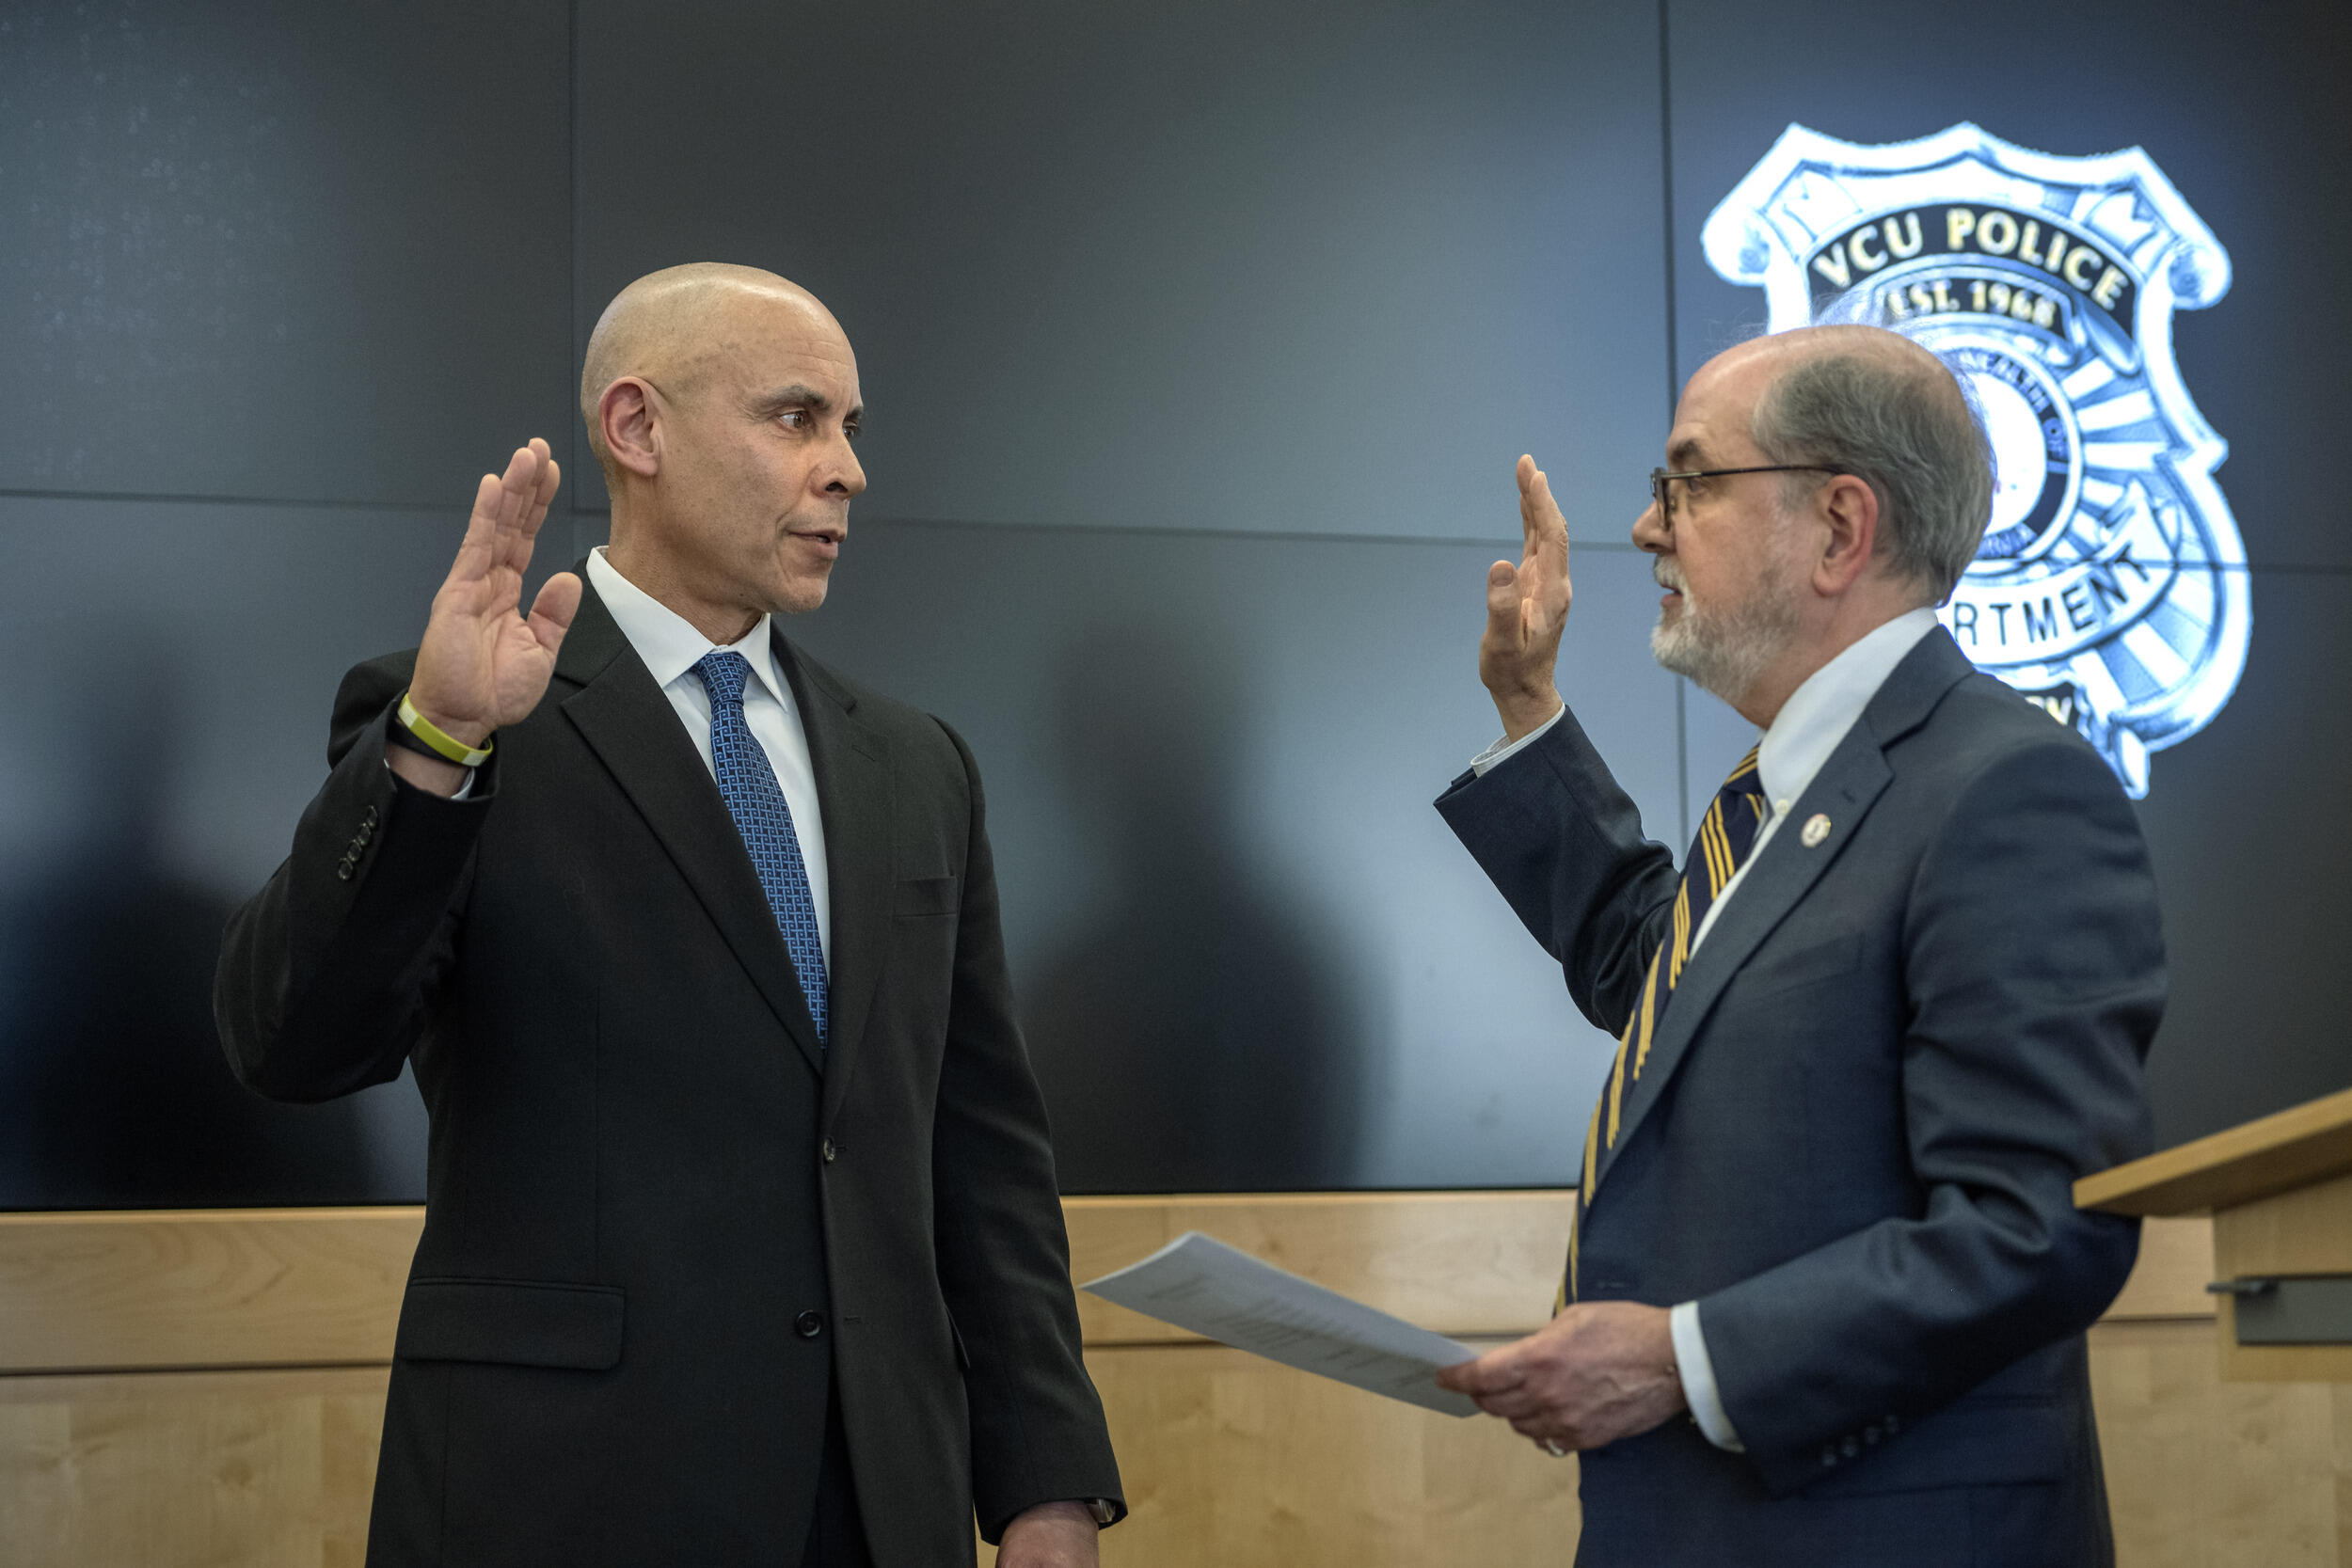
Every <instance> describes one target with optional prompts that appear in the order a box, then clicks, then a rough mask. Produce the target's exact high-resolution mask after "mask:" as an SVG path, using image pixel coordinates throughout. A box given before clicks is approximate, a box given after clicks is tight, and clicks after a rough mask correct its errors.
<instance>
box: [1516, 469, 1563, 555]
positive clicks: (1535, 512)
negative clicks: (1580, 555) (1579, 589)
mask: <svg viewBox="0 0 2352 1568" xmlns="http://www.w3.org/2000/svg"><path fill="white" fill-rule="evenodd" d="M1519 519H1520V521H1521V522H1522V523H1523V524H1524V525H1525V526H1526V529H1527V537H1528V539H1529V541H1530V546H1529V550H1528V553H1529V555H1530V556H1532V557H1533V558H1534V562H1535V564H1536V566H1537V567H1538V568H1539V569H1540V570H1541V571H1542V572H1543V573H1544V574H1545V576H1546V577H1547V578H1550V579H1552V580H1558V579H1560V578H1565V577H1566V576H1567V572H1568V519H1567V518H1566V517H1565V515H1562V513H1561V511H1560V503H1559V502H1558V501H1556V500H1554V499H1552V497H1551V476H1550V475H1549V474H1547V473H1545V472H1544V471H1543V470H1542V469H1541V468H1535V469H1534V472H1533V473H1531V474H1530V475H1528V477H1527V480H1526V482H1525V483H1522V484H1521V485H1520V487H1519Z"/></svg>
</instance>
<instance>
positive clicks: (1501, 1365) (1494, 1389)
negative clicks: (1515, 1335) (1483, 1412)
mask: <svg viewBox="0 0 2352 1568" xmlns="http://www.w3.org/2000/svg"><path fill="white" fill-rule="evenodd" d="M1517 1352H1518V1346H1517V1345H1504V1346H1502V1348H1501V1349H1499V1350H1490V1351H1488V1352H1487V1353H1486V1354H1484V1355H1482V1356H1480V1357H1479V1358H1478V1359H1477V1360H1475V1361H1465V1362H1462V1363H1461V1364H1460V1365H1458V1366H1454V1367H1448V1368H1446V1369H1445V1370H1443V1371H1441V1372H1439V1373H1438V1381H1439V1382H1440V1383H1442V1384H1444V1385H1445V1386H1447V1387H1448V1388H1452V1389H1454V1391H1455V1392H1457V1393H1463V1394H1469V1395H1470V1396H1471V1397H1472V1398H1477V1397H1479V1396H1481V1395H1485V1394H1500V1393H1503V1392H1505V1391H1507V1390H1509V1389H1513V1388H1517V1387H1518V1386H1519V1385H1520V1384H1521V1383H1523V1382H1525V1381H1526V1378H1527V1374H1526V1372H1525V1371H1524V1370H1522V1369H1521V1368H1520V1367H1519V1364H1518V1354H1517Z"/></svg>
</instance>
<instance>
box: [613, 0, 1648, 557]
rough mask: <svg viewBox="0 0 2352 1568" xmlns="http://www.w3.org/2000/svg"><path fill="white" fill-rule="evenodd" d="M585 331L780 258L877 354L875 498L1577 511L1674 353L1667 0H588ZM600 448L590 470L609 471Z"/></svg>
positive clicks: (930, 503) (1214, 515)
mask: <svg viewBox="0 0 2352 1568" xmlns="http://www.w3.org/2000/svg"><path fill="white" fill-rule="evenodd" d="M579 57H580V64H579V93H580V117H579V119H580V259H579V266H580V274H579V276H580V291H579V293H580V318H579V322H578V331H579V334H580V341H582V342H584V341H585V340H586V336H587V332H588V329H589V327H590V326H591V325H593V324H594V321H595V319H596V314H597V312H598V311H599V310H600V309H602V307H603V305H604V303H605V302H606V301H607V300H608V299H610V298H611V296H612V293H614V292H615V291H616V290H617V289H618V288H619V287H620V286H621V285H622V284H624V283H626V282H627V281H628V280H629V279H630V278H631V277H636V276H638V275H640V274H642V273H644V272H646V271H649V270H651V269H653V268H655V267H658V266H663V265H668V264H671V263H674V262H676V261H691V260H697V259H723V260H738V261H751V262H756V263H760V264H764V265H768V266H771V267H773V268H775V269H776V270H778V271H781V272H783V273H785V274H786V275H787V276H790V277H794V278H796V279H797V280H799V281H801V282H803V283H805V284H807V285H808V286H809V287H811V288H812V289H814V290H815V291H816V292H817V293H818V294H819V295H820V296H822V297H823V298H824V299H825V300H826V301H827V302H828V303H829V304H831V305H832V306H833V308H834V310H835V311H836V313H838V314H839V316H840V317H841V320H842V322H843V324H844V325H845V326H846V327H847V328H848V330H849V333H850V340H851V341H852V342H853V343H854V344H855V345H856V347H857V350H858V353H859V356H860V360H859V363H860V370H861V372H862V375H863V380H864V386H865V392H866V402H867V405H868V408H869V410H870V413H871V419H870V421H869V424H868V427H867V428H868V432H869V434H868V436H867V451H868V454H869V458H870V463H871V467H872V470H873V475H874V489H873V491H872V505H873V507H874V508H875V509H876V510H878V511H880V512H882V513H884V514H886V515H891V516H916V517H939V518H957V519H979V520H988V521H1011V522H1021V523H1032V522H1044V523H1054V524H1100V525H1114V526H1123V525H1144V526H1155V527H1168V528H1184V529H1191V528H1212V529H1222V530H1237V529H1238V530H1251V531H1312V532H1335V533H1356V534H1377V535H1400V534H1401V535H1417V536H1418V535H1431V536H1440V537H1461V538H1471V537H1478V536H1480V535H1483V534H1486V533H1488V532H1490V531H1492V530H1493V527H1494V523H1493V516H1494V500H1493V498H1495V497H1496V496H1497V495H1501V496H1502V498H1503V499H1504V500H1505V501H1506V503H1507V500H1508V498H1509V494H1510V488H1509V486H1510V477H1509V476H1510V466H1511V463H1512V461H1513V460H1514V459H1515V458H1516V457H1517V456H1518V453H1519V452H1521V451H1529V450H1533V451H1536V452H1537V453H1539V454H1540V455H1541V456H1542V458H1543V461H1544V462H1545V463H1546V464H1547V465H1548V466H1549V467H1550V468H1551V470H1552V471H1553V472H1554V473H1555V474H1556V475H1557V476H1559V478H1558V483H1559V487H1560V490H1561V492H1562V495H1563V498H1564V500H1565V503H1566V504H1567V507H1568V510H1569V514H1570V516H1571V518H1572V520H1573V521H1574V523H1575V525H1576V526H1577V528H1578V529H1579V530H1580V536H1589V537H1595V538H1604V539H1607V538H1616V537H1620V536H1621V531H1622V530H1623V529H1624V528H1625V527H1627V526H1628V525H1629V523H1630V521H1631V517H1632V515H1633V512H1634V511H1635V510H1636V509H1637V508H1638V506H1639V504H1640V496H1641V475H1642V474H1643V472H1644V471H1645V470H1646V469H1647V467H1649V465H1650V464H1651V462H1652V461H1654V459H1652V458H1651V457H1650V455H1649V453H1650V451H1651V449H1652V448H1653V447H1654V446H1655V445H1656V444H1657V443H1656V440H1655V431H1654V429H1653V425H1654V421H1655V420H1656V417H1657V413H1658V410H1659V407H1660V404H1661V401H1662V398H1663V388H1664V386H1665V382H1666V363H1665V362H1666V344H1665V335H1664V331H1663V327H1662V323H1661V309H1662V305H1663V297H1664V283H1663V276H1662V266H1661V255H1662V253H1661V243H1660V235H1661V225H1662V222H1663V214H1662V207H1661V200H1660V184H1659V181H1660V174H1661V155H1660V142H1659V127H1660V110H1659V83H1658V24H1657V16H1656V13H1655V12H1654V11H1652V10H1650V9H1649V8H1646V7H1629V6H1622V5H1599V4H1579V5H1565V6H1564V5H1544V4H1534V3H1504V0H1495V3H1486V4H1476V5H1468V6H1454V7H1443V8H1435V7H1426V6H1414V5H1404V4H1396V3H1383V4H1374V5H1362V4H1352V3H1349V4H1343V3H1337V0H1329V3H1326V0H1304V3H1299V4H1286V5H1281V6H1273V7H1267V6H1259V5H1244V4H1240V3H1238V0H1232V3H1227V0H1208V3H1196V4H1188V5H1181V6H1175V7H1155V8H1135V7H1118V6H1111V7H1104V6H1088V5H1079V4H1075V3H1067V0H1064V3H1053V4H1040V5H1032V6H1025V7H1019V8H987V7H944V6H931V5H916V4H908V3H903V0H901V3H894V4H881V5H869V6H851V7H830V8H818V7H813V6H806V5H789V6H769V7H754V6H746V5H741V4H709V3H700V4H680V5H674V6H668V7H665V8H663V10H662V13H661V24H660V26H658V27H649V26H647V25H645V24H644V18H643V16H642V15H641V14H640V12H639V11H638V10H637V9H634V8H630V7H628V6H624V5H620V4H616V3H614V0H584V3H583V4H582V5H581V6H580V40H579ZM577 450H578V451H580V454H581V457H582V461H580V463H579V464H578V465H577V466H578V467H580V470H581V472H582V475H583V481H584V483H582V484H581V486H580V488H579V489H577V490H576V491H575V500H576V502H577V503H579V504H582V505H593V504H596V501H597V499H598V496H599V491H598V489H597V485H598V484H599V483H600V481H598V480H596V479H593V478H590V477H588V476H587V474H586V470H587V468H588V467H590V465H589V464H588V463H587V462H586V461H585V448H584V444H582V445H581V446H580V448H578V449H577Z"/></svg>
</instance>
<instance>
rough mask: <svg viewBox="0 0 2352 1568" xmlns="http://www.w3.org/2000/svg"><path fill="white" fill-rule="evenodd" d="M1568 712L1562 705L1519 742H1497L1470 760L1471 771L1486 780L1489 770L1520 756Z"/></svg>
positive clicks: (1519, 739) (1521, 737) (1519, 738)
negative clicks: (1507, 758) (1520, 753)
mask: <svg viewBox="0 0 2352 1568" xmlns="http://www.w3.org/2000/svg"><path fill="white" fill-rule="evenodd" d="M1567 711H1568V707H1567V705H1566V704H1565V703H1563V704H1561V705H1560V706H1559V708H1558V709H1557V710H1556V711H1554V712H1553V714H1552V716H1551V717H1550V718H1549V719H1547V720H1545V721H1543V722H1542V723H1540V724H1538V725H1536V726H1535V727H1534V729H1532V730H1530V731H1528V732H1527V733H1526V734H1525V735H1523V736H1519V737H1518V739H1517V740H1498V741H1496V742H1495V743H1494V744H1493V745H1491V746H1489V747H1487V748H1486V750H1485V751H1483V752H1479V753H1478V754H1477V755H1476V756H1474V757H1472V758H1471V759H1470V771H1471V772H1473V773H1476V774H1478V775H1479V776H1480V777H1481V778H1484V777H1485V776H1486V769H1487V768H1492V767H1493V766H1494V765H1495V764H1496V763H1498V762H1501V761H1502V760H1503V759H1504V758H1505V757H1511V756H1516V755H1518V752H1520V751H1521V749H1523V748H1525V747H1527V746H1531V745H1533V744H1534V742H1535V740H1536V739H1537V738H1538V737H1539V736H1542V735H1543V733H1544V732H1545V731H1546V730H1548V729H1549V728H1551V726H1552V725H1554V724H1557V723H1558V722H1560V720H1561V716H1562V715H1564V714H1565V713H1566V712H1567Z"/></svg>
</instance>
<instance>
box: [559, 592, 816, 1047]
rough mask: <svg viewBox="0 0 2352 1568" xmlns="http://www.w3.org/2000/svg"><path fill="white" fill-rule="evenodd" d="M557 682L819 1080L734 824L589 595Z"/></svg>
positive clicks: (771, 922) (780, 941)
mask: <svg viewBox="0 0 2352 1568" xmlns="http://www.w3.org/2000/svg"><path fill="white" fill-rule="evenodd" d="M581 576H582V580H583V582H584V581H585V578H586V574H585V573H584V572H583V573H582V574H581ZM555 673H556V675H557V676H558V678H560V679H564V680H566V681H569V682H572V683H576V684H577V685H578V686H579V688H580V689H579V690H577V691H575V692H573V693H572V695H570V696H569V697H567V698H565V699H564V717H565V718H567V719H569V720H570V721H572V723H573V725H574V726H575V727H576V728H577V729H578V730H579V731H580V736H581V737H582V738H583V739H585V740H586V741H587V742H588V745H589V748H590V749H591V750H592V751H594V752H596V756H597V757H598V759H599V760H601V761H602V762H603V764H604V766H605V767H606V768H608V769H609V770H610V771H611V772H612V778H613V781H614V782H615V783H616V784H619V785H620V787H621V791H622V793H623V794H625V795H627V796H628V798H629V800H630V802H631V803H632V804H634V805H635V806H636V808H637V810H638V813H639V814H640V815H641V816H644V819H645V822H646V825H647V826H649V827H650V828H652V830H653V832H654V836H655V837H656V838H658V839H660V841H661V846H662V847H663V848H664V849H666V850H668V851H669V855H670V859H671V861H672V862H674V863H675V864H676V866H677V868H678V872H679V874H680V875H681V876H683V877H684V878H685V879H686V881H687V885H688V886H690V887H691V888H692V889H693V890H694V895H695V896H696V897H697V898H699V899H700V900H701V901H702V905H703V908H704V909H705V910H706V911H708V912H709V915H710V919H711V923H712V924H713V925H715V926H717V927H719V931H720V934H721V935H722V936H723V937H724V938H725V940H726V943H727V945H728V947H729V948H731V949H733V951H734V953H735V956H736V958H737V959H738V960H739V962H740V963H741V964H742V965H743V968H744V969H745V970H746V971H747V972H749V974H751V977H752V982H753V984H755V985H756V986H757V987H758V988H759V991H760V994H761V995H762V996H764V997H765V998H766V999H767V1001H768V1006H770V1007H771V1008H772V1009H773V1010H774V1012H775V1015H776V1017H777V1019H778V1020H779V1021H780V1022H782V1023H783V1024H784V1028H785V1032H786V1033H787V1035H789V1036H791V1037H792V1042H793V1044H795V1045H797V1046H799V1047H800V1050H801V1054H802V1055H803V1056H804V1057H806V1058H807V1059H808V1064H809V1066H810V1067H812V1068H813V1069H816V1070H817V1071H818V1073H819V1074H822V1073H823V1072H824V1070H825V1062H824V1054H823V1053H822V1052H821V1051H820V1050H819V1049H818V1043H817V1026H816V1024H815V1023H814V1022H811V1021H810V1019H809V1016H808V1004H807V1002H806V1001H805V1000H804V999H803V996H802V994H801V984H800V978H799V976H798V975H797V974H795V973H794V971H793V968H792V956H791V954H790V953H788V952H787V951H786V949H785V945H784V938H783V936H782V935H781V934H780V933H779V932H778V931H777V929H776V919H775V914H774V912H773V911H771V910H770V909H769V907H768V895H766V894H765V893H763V892H762V891H761V890H760V886H759V874H758V873H757V872H756V871H755V870H754V869H753V868H752V858H751V855H750V854H749V853H748V852H747V851H746V850H745V849H744V847H743V837H742V834H741V833H740V832H738V831H737V829H736V826H735V818H734V817H732V816H728V815H727V808H726V802H725V801H724V800H721V799H720V796H719V786H718V785H717V784H715V783H713V782H712V780H711V777H710V772H709V770H708V769H707V768H705V767H704V766H703V760H702V757H701V756H700V755H699V754H698V753H697V752H695V750H694V743H693V741H692V740H691V739H689V738H688V736H687V734H686V728H685V726H684V725H682V724H680V723H679V722H678V717H677V710H676V709H675V708H674V707H672V706H671V705H670V699H669V698H667V697H665V696H663V695H662V692H661V689H660V687H658V686H656V685H654V683H653V675H652V674H651V673H650V672H648V671H647V670H646V669H645V666H644V660H642V659H640V658H639V657H637V654H636V651H635V650H634V649H632V648H630V647H629V645H628V638H627V637H625V636H624V635H622V632H621V628H620V626H619V625H618V624H617V623H616V622H614V621H613V619H612V611H611V610H607V609H605V607H604V601H603V600H602V599H600V598H598V597H597V596H596V590H595V589H593V588H590V589H588V590H587V591H586V592H585V593H583V594H581V595H580V612H579V614H578V615H577V616H575V617H574V619H573V621H572V627H571V630H570V631H569V632H568V633H567V634H566V635H565V636H564V647H563V650H562V652H561V653H560V654H559V655H558V656H557V659H556V666H555Z"/></svg>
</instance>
